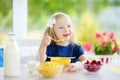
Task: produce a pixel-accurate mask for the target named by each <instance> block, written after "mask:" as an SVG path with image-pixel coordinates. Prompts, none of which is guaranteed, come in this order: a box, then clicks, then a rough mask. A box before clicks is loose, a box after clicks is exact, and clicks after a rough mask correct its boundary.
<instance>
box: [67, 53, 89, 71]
mask: <svg viewBox="0 0 120 80" xmlns="http://www.w3.org/2000/svg"><path fill="white" fill-rule="evenodd" d="M86 60H87V58H86V57H85V55H81V56H80V57H79V61H78V62H76V63H71V64H70V65H69V66H68V69H67V70H68V72H75V71H78V70H80V69H83V64H84V63H85V62H86Z"/></svg>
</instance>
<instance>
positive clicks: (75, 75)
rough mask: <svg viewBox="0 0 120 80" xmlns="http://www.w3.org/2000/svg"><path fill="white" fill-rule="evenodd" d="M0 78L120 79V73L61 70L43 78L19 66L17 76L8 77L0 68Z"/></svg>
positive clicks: (20, 79)
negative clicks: (58, 73) (19, 71)
mask: <svg viewBox="0 0 120 80" xmlns="http://www.w3.org/2000/svg"><path fill="white" fill-rule="evenodd" d="M0 80H120V74H118V73H116V72H112V71H110V70H107V69H105V68H102V69H101V70H100V71H99V72H98V73H96V74H88V73H86V72H85V71H84V70H79V71H77V72H66V71H62V74H60V75H58V76H56V77H52V78H45V77H43V76H41V75H39V74H38V73H37V72H35V73H29V72H28V70H27V68H21V74H20V76H19V77H12V78H10V77H4V68H0Z"/></svg>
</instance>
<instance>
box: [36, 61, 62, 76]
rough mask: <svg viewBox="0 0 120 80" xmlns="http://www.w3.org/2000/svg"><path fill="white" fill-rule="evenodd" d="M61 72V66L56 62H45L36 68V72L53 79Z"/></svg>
mask: <svg viewBox="0 0 120 80" xmlns="http://www.w3.org/2000/svg"><path fill="white" fill-rule="evenodd" d="M62 70H63V65H61V64H59V63H56V62H45V63H42V64H40V65H39V66H38V68H37V71H38V73H39V74H41V75H42V76H44V77H55V76H57V75H59V74H60V73H61V72H62Z"/></svg>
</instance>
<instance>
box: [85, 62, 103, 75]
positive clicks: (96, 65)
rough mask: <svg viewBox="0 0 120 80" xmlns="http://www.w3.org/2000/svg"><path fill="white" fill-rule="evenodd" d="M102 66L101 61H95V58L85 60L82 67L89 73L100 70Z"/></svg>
mask: <svg viewBox="0 0 120 80" xmlns="http://www.w3.org/2000/svg"><path fill="white" fill-rule="evenodd" d="M101 66H102V63H101V61H97V60H91V61H89V60H87V61H86V62H85V63H84V69H85V71H86V72H87V73H90V74H94V73H96V72H98V71H99V70H100V68H101Z"/></svg>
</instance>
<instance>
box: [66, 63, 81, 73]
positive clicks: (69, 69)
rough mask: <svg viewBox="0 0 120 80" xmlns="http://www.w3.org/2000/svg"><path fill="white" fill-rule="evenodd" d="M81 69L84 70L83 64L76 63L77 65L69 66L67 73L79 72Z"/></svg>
mask: <svg viewBox="0 0 120 80" xmlns="http://www.w3.org/2000/svg"><path fill="white" fill-rule="evenodd" d="M80 69H83V64H82V63H81V62H76V63H71V64H70V65H69V66H68V68H67V71H68V72H75V71H78V70H80Z"/></svg>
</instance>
